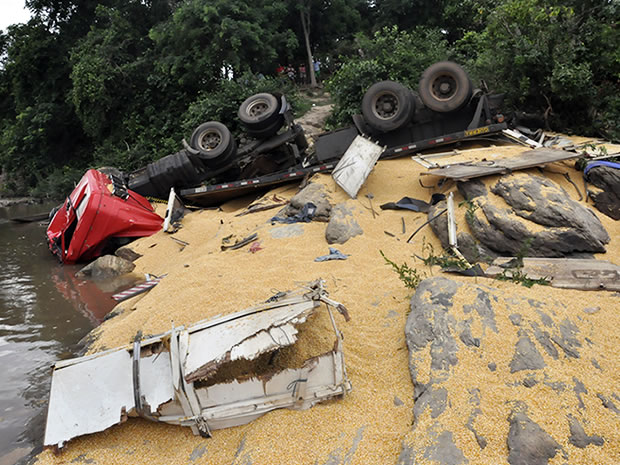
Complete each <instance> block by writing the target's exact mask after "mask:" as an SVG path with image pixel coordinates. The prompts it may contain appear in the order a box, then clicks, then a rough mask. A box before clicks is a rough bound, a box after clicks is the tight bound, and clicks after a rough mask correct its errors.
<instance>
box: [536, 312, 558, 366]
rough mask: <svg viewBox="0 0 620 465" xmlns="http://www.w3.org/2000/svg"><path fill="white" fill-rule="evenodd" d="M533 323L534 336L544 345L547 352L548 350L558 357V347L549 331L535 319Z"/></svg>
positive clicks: (551, 354)
mask: <svg viewBox="0 0 620 465" xmlns="http://www.w3.org/2000/svg"><path fill="white" fill-rule="evenodd" d="M531 325H532V329H533V330H534V337H535V338H536V340H537V341H538V343H539V344H540V345H541V346H542V348H543V349H545V352H547V353H548V354H549V355H550V356H552V357H553V358H555V359H557V358H558V349H556V348H555V346H554V345H553V342H552V339H551V336H550V335H549V333H548V332H547V331H544V330H542V329H541V328H540V326H538V324H537V323H536V322H535V321H532V323H531Z"/></svg>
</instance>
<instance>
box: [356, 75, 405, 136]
mask: <svg viewBox="0 0 620 465" xmlns="http://www.w3.org/2000/svg"><path fill="white" fill-rule="evenodd" d="M414 110H415V103H414V100H413V94H412V93H411V91H410V90H409V89H407V88H406V87H405V86H403V85H402V84H399V83H398V82H394V81H382V82H377V83H375V84H373V85H372V86H370V89H368V90H367V91H366V93H365V94H364V99H363V100H362V114H363V115H364V119H365V120H366V122H367V123H368V125H369V126H371V127H372V128H374V129H376V130H378V131H381V132H388V131H393V130H395V129H398V128H401V127H402V126H404V125H405V124H407V123H408V122H409V121H410V120H411V118H412V116H413V112H414Z"/></svg>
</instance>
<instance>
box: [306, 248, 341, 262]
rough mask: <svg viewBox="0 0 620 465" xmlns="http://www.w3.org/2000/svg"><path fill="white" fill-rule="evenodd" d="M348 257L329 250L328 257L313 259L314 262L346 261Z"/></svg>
mask: <svg viewBox="0 0 620 465" xmlns="http://www.w3.org/2000/svg"><path fill="white" fill-rule="evenodd" d="M348 257H349V255H345V254H343V253H342V252H341V251H340V250H338V249H334V248H333V247H330V248H329V255H322V256H320V257H316V258H315V259H314V261H315V262H326V261H328V260H346V259H347V258H348Z"/></svg>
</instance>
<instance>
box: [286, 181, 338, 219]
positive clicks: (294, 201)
mask: <svg viewBox="0 0 620 465" xmlns="http://www.w3.org/2000/svg"><path fill="white" fill-rule="evenodd" d="M308 203H312V204H314V205H315V206H316V211H315V213H314V217H313V218H312V220H313V221H328V220H329V217H330V213H331V210H332V205H331V203H330V201H329V196H328V195H327V192H326V191H325V186H323V185H322V184H317V183H310V184H308V185H307V186H306V187H304V188H303V189H302V190H300V191H299V192H298V193H297V194H295V195H294V196H293V198H291V201H290V202H289V205H288V206H287V207H286V208H285V209H284V210H283V212H282V213H281V214H280V215H279V216H289V217H290V216H295V215H297V214H299V213H300V212H301V211H302V209H303V208H304V205H306V204H308Z"/></svg>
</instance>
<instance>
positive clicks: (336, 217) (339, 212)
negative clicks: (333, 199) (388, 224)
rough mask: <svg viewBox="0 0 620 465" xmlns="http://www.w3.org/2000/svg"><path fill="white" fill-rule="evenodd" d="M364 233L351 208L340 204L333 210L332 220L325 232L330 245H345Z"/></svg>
mask: <svg viewBox="0 0 620 465" xmlns="http://www.w3.org/2000/svg"><path fill="white" fill-rule="evenodd" d="M363 233H364V231H362V228H361V227H360V225H359V224H358V223H357V221H355V218H354V217H353V212H352V211H351V209H350V208H348V207H347V206H346V205H344V204H338V205H336V206H335V207H334V208H333V209H332V214H331V218H330V220H329V223H328V224H327V228H326V230H325V239H326V240H327V243H328V244H344V243H345V242H347V241H348V240H349V239H351V238H352V237H355V236H358V235H360V234H363Z"/></svg>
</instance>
